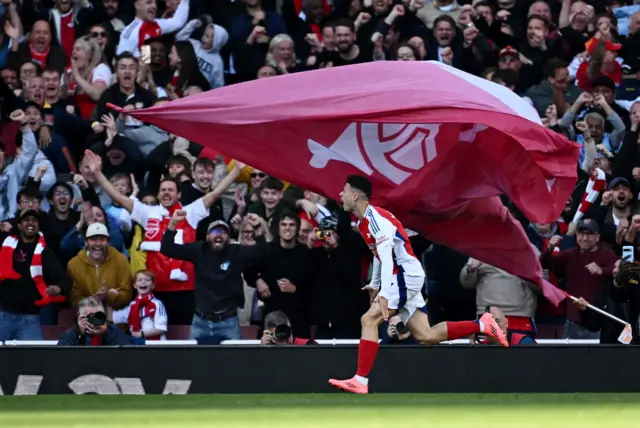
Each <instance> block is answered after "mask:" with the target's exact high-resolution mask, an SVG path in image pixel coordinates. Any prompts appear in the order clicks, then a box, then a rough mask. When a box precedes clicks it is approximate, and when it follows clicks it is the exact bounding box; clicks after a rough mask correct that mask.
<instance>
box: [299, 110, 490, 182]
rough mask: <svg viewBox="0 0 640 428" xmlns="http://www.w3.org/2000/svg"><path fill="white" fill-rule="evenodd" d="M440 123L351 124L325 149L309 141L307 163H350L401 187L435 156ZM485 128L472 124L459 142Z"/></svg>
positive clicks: (462, 133)
mask: <svg viewBox="0 0 640 428" xmlns="http://www.w3.org/2000/svg"><path fill="white" fill-rule="evenodd" d="M440 126H441V125H440V124H435V123H431V124H398V123H387V124H381V123H357V122H356V123H351V124H350V125H349V126H347V128H346V129H345V130H344V131H343V132H342V134H341V135H340V137H338V139H337V140H336V141H335V142H334V143H333V144H331V146H329V147H325V146H323V145H322V144H320V143H318V142H317V141H314V140H312V139H309V140H308V141H307V146H308V147H309V150H310V151H311V153H312V154H313V157H312V158H311V161H310V162H309V164H310V165H311V166H312V167H314V168H324V167H326V166H327V164H328V163H329V161H332V160H336V161H340V162H346V163H349V164H351V165H353V166H355V167H356V168H358V169H359V170H360V171H362V172H364V173H365V174H367V175H372V174H373V172H374V171H377V172H378V173H379V174H381V175H383V176H384V177H386V178H388V179H389V180H391V181H392V182H393V183H395V184H400V183H402V182H403V181H405V180H406V179H407V178H409V177H411V174H412V173H413V172H415V171H418V170H419V169H421V168H423V167H424V166H425V165H426V164H428V163H429V162H431V161H432V160H434V159H435V158H436V156H437V155H438V152H437V149H436V137H437V136H438V132H439V131H440ZM485 129H487V127H486V126H482V125H475V126H474V127H473V128H471V129H469V130H466V131H464V132H460V136H459V139H460V141H465V142H469V143H471V142H473V141H474V140H475V138H476V134H478V133H479V132H481V131H484V130H485Z"/></svg>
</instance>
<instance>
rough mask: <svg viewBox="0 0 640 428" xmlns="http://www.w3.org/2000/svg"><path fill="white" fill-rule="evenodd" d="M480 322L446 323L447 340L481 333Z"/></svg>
mask: <svg viewBox="0 0 640 428" xmlns="http://www.w3.org/2000/svg"><path fill="white" fill-rule="evenodd" d="M481 332H482V326H481V325H480V321H457V322H447V340H455V339H460V338H462V337H469V336H471V335H472V334H476V333H481Z"/></svg>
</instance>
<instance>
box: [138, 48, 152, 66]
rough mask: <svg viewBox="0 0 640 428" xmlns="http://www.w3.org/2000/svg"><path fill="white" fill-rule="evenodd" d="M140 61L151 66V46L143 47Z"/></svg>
mask: <svg viewBox="0 0 640 428" xmlns="http://www.w3.org/2000/svg"><path fill="white" fill-rule="evenodd" d="M140 59H141V60H142V62H143V63H145V64H151V46H149V45H143V46H142V47H141V48H140Z"/></svg>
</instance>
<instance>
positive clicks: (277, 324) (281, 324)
mask: <svg viewBox="0 0 640 428" xmlns="http://www.w3.org/2000/svg"><path fill="white" fill-rule="evenodd" d="M260 343H261V344H262V345H276V346H277V345H293V346H301V345H317V344H318V343H317V342H316V341H315V340H311V339H301V338H299V337H293V333H292V331H291V323H290V322H289V318H288V317H287V315H285V313H284V312H282V311H276V312H271V313H270V314H268V315H267V316H266V317H265V318H264V332H263V333H262V339H261V340H260Z"/></svg>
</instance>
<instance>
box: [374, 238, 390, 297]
mask: <svg viewBox="0 0 640 428" xmlns="http://www.w3.org/2000/svg"><path fill="white" fill-rule="evenodd" d="M376 250H377V252H378V257H379V258H380V293H379V295H380V296H382V297H385V298H387V299H388V298H389V296H390V295H391V281H392V280H393V240H392V239H391V238H390V237H386V239H383V240H382V241H381V242H378V243H376Z"/></svg>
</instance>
